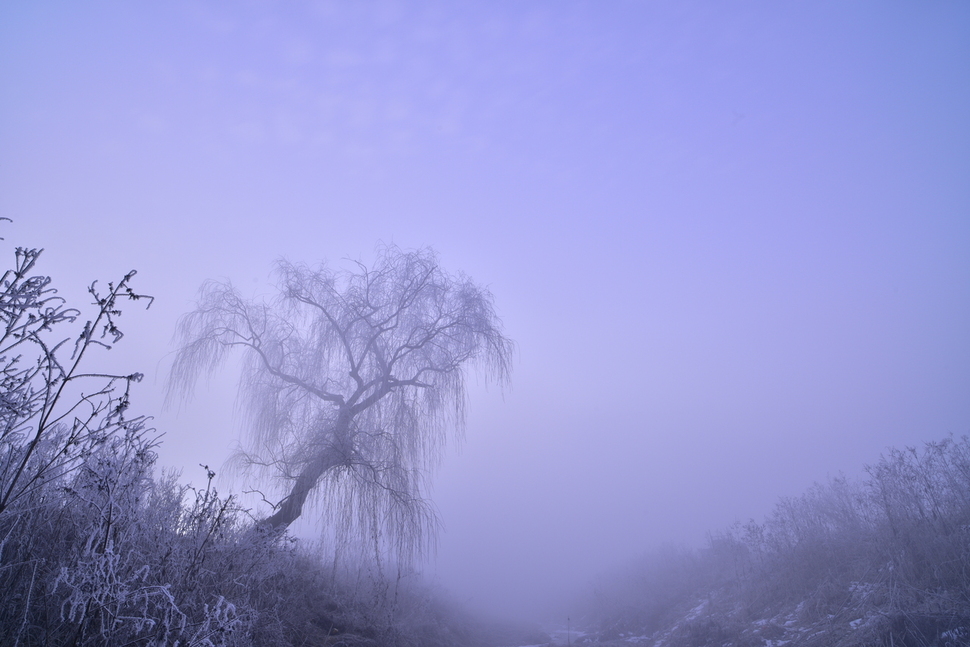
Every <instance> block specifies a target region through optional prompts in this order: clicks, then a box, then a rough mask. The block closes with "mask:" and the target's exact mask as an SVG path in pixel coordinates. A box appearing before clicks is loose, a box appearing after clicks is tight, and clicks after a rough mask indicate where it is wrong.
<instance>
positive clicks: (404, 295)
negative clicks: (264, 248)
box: [169, 246, 512, 555]
mask: <svg viewBox="0 0 970 647" xmlns="http://www.w3.org/2000/svg"><path fill="white" fill-rule="evenodd" d="M276 276H277V285H278V289H279V293H278V295H277V297H276V298H275V300H273V301H271V302H265V301H254V300H247V299H245V298H243V297H242V296H241V295H240V293H239V291H238V290H236V289H235V288H234V287H233V286H232V285H231V284H229V283H219V282H207V283H206V284H205V285H204V286H203V287H202V289H201V292H200V298H199V301H198V304H197V307H196V309H195V310H194V311H192V312H190V313H189V314H187V315H185V316H184V317H183V318H182V319H181V321H180V322H179V326H178V332H177V338H178V340H179V350H178V352H177V354H176V356H175V361H174V363H173V367H172V371H171V376H170V381H169V389H170V395H174V396H177V397H182V398H185V397H188V396H190V395H191V393H192V391H193V390H194V387H195V385H196V382H197V380H198V378H199V377H200V376H201V375H202V374H208V373H212V372H214V371H216V370H218V369H219V368H220V367H221V366H222V364H223V360H225V359H226V358H227V357H228V356H229V355H230V354H231V353H233V351H241V352H242V355H243V363H242V375H241V379H240V398H239V402H240V403H241V405H242V407H243V412H244V419H245V421H246V423H247V426H248V434H247V436H248V441H249V444H248V446H247V447H246V448H245V450H244V452H243V457H244V461H245V462H246V464H248V465H249V466H255V467H258V468H262V469H268V470H269V471H270V472H272V473H273V474H274V475H275V477H276V478H277V479H279V480H280V481H281V482H282V484H283V486H284V487H283V490H282V491H281V494H283V495H284V496H283V498H282V499H281V500H280V501H279V503H277V504H276V505H275V506H274V512H273V513H272V514H271V515H270V516H269V518H268V519H266V520H265V523H266V524H267V525H269V526H271V527H273V528H277V529H282V528H286V527H287V526H289V525H290V524H291V523H293V521H295V520H296V519H297V518H299V517H300V516H301V514H303V512H304V507H305V505H306V504H307V501H308V499H310V498H311V497H313V496H314V495H317V497H318V498H320V499H321V500H322V501H321V503H322V504H323V506H322V511H323V512H324V513H325V514H327V515H329V516H330V518H331V520H336V521H338V522H342V523H343V524H344V525H345V526H348V527H352V528H353V529H354V532H355V534H357V535H359V534H366V535H367V536H372V535H373V536H376V535H377V534H380V533H384V532H387V533H388V534H389V536H390V537H391V538H392V539H393V540H394V541H395V544H396V545H395V548H396V549H397V551H398V553H399V554H404V555H413V554H414V553H416V552H418V551H419V550H420V549H421V547H422V546H423V545H424V544H425V540H426V539H428V538H429V536H430V535H429V531H430V530H431V527H432V526H433V524H434V515H433V513H432V512H431V511H430V506H429V505H428V504H427V500H426V498H425V496H424V490H425V487H424V486H425V483H424V481H425V478H426V476H427V474H428V473H429V471H430V470H431V469H432V468H433V467H434V466H435V464H436V463H437V461H438V459H439V458H440V454H441V450H442V448H443V447H444V443H445V441H446V439H447V437H448V436H449V433H450V432H451V431H455V432H460V430H461V427H462V424H463V422H464V411H465V399H466V397H465V378H466V373H467V372H468V370H469V369H470V368H472V367H477V368H479V369H482V370H483V371H484V373H485V376H486V379H497V380H498V381H500V382H504V381H506V380H507V378H508V374H509V369H510V358H511V354H512V342H511V341H510V340H509V339H507V338H506V337H505V335H504V334H503V331H502V326H501V323H500V321H499V320H498V318H497V316H496V314H495V310H494V307H493V300H492V295H491V294H490V293H489V292H488V290H486V289H484V288H482V287H480V286H478V285H476V284H475V283H474V282H472V281H471V280H470V279H468V278H467V277H465V276H463V275H457V276H456V275H451V274H448V273H446V272H445V271H444V270H442V269H441V267H440V266H439V264H438V259H437V256H436V255H435V253H434V252H433V251H431V250H427V249H425V250H419V251H402V250H401V249H399V248H397V247H393V246H392V247H386V248H383V249H381V250H379V252H378V257H377V259H376V262H375V263H374V264H373V265H372V266H371V267H369V268H368V267H366V266H365V265H363V264H361V263H356V264H354V265H353V266H352V269H351V270H343V271H341V270H338V269H334V268H332V267H328V266H327V265H320V266H319V267H316V268H311V267H308V266H306V265H303V264H292V263H289V262H286V261H281V262H280V263H279V264H278V266H277V268H276Z"/></svg>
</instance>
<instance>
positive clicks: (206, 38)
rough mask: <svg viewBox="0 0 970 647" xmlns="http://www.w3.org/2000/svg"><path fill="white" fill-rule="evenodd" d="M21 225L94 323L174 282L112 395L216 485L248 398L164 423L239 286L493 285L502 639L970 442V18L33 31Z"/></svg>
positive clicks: (446, 479) (0, 146)
mask: <svg viewBox="0 0 970 647" xmlns="http://www.w3.org/2000/svg"><path fill="white" fill-rule="evenodd" d="M0 216H4V217H8V218H12V219H13V220H14V222H13V223H12V224H4V225H2V230H0V235H2V236H3V237H4V238H5V239H6V240H5V242H3V243H0V245H2V249H3V253H4V254H5V255H6V257H7V258H10V257H11V254H12V247H13V246H14V245H25V246H40V247H45V248H46V250H47V251H46V252H45V255H44V257H43V259H42V267H41V269H42V270H43V271H45V272H47V273H49V274H51V275H52V276H53V277H54V278H55V281H56V283H57V285H59V286H60V288H61V291H62V294H64V295H65V296H67V297H68V298H70V299H72V301H74V302H79V301H82V300H83V299H84V288H85V286H86V285H87V284H88V283H90V281H92V280H93V279H102V280H104V281H107V280H112V279H116V278H119V277H120V276H121V275H122V274H124V273H125V272H127V271H128V270H130V269H132V268H136V269H138V271H139V275H138V277H137V279H136V284H135V285H136V287H138V288H139V289H140V290H142V291H143V292H146V293H150V294H152V295H154V296H155V297H156V302H155V305H154V306H152V308H151V310H149V311H148V312H142V311H138V310H136V309H134V308H130V309H129V310H128V311H126V313H125V317H124V319H123V321H124V322H125V323H126V325H125V326H123V328H124V329H125V330H126V332H127V336H126V338H125V339H124V341H123V342H122V344H121V346H119V347H118V348H117V349H116V350H115V351H112V354H111V355H110V356H107V357H104V358H103V359H102V361H103V362H104V364H105V366H106V367H110V366H116V367H118V370H124V371H126V372H130V371H133V370H140V371H143V372H145V373H146V374H147V378H146V380H145V382H144V383H143V384H142V385H140V387H139V388H138V390H137V392H136V394H135V401H136V406H137V407H138V408H140V409H141V410H142V411H144V412H146V413H151V414H154V415H155V416H156V425H157V427H158V428H159V430H160V431H164V432H165V434H166V436H165V440H164V444H163V446H162V448H161V451H160V454H161V463H162V465H164V466H172V467H177V468H183V469H184V473H183V474H184V476H183V478H185V479H186V480H194V481H196V482H198V481H201V480H202V478H203V474H202V470H201V468H199V467H198V464H199V463H206V464H209V465H212V466H216V467H217V469H219V468H218V466H221V465H222V463H223V462H224V461H225V460H226V459H227V458H228V456H229V454H230V450H231V448H232V446H233V443H234V439H235V438H236V432H237V428H238V426H239V421H238V419H234V418H233V414H232V406H233V395H232V391H231V387H230V386H227V385H231V376H229V375H227V376H226V379H225V380H223V381H218V380H217V381H214V382H213V383H211V384H210V386H209V387H208V390H203V392H202V393H200V396H199V398H197V399H196V400H195V401H194V403H193V404H191V405H189V406H187V407H185V408H183V409H182V410H181V411H179V410H173V409H169V410H164V409H163V407H162V390H163V387H164V381H165V377H166V369H167V362H168V361H169V360H170V353H171V351H172V349H173V347H172V341H171V339H172V334H173V331H174V326H175V322H176V320H177V318H178V316H179V315H180V314H182V313H183V312H185V311H187V310H188V309H190V308H191V307H192V303H193V299H194V296H195V293H196V291H197V289H198V288H199V286H200V284H201V283H202V282H203V281H204V280H205V279H208V278H229V279H231V280H232V281H233V282H234V283H235V284H236V285H238V286H240V288H241V289H242V290H243V291H244V292H245V293H247V294H253V295H256V294H262V293H266V292H267V289H268V288H267V286H268V285H269V279H270V268H271V266H272V263H273V261H274V260H275V259H277V258H280V257H286V258H289V259H291V260H294V261H307V262H311V263H312V262H317V261H320V260H324V259H328V260H330V261H334V262H339V261H340V259H343V258H354V259H361V260H364V261H366V260H367V259H369V258H371V257H372V256H373V252H374V248H375V245H376V244H377V243H378V241H383V242H385V243H391V242H393V243H396V244H398V245H400V246H402V247H419V246H425V245H430V246H432V247H434V248H435V249H436V250H438V252H439V253H440V256H441V262H442V264H443V265H444V266H445V267H446V268H447V269H449V270H451V271H458V270H461V271H464V272H466V273H467V274H469V275H470V276H472V277H474V278H475V279H476V280H477V281H479V282H481V283H483V284H486V285H488V286H489V287H490V288H491V290H492V291H493V293H494V294H495V297H496V304H497V308H498V311H499V313H500V315H501V316H502V318H503V320H504V322H505V326H506V330H507V333H508V334H509V336H511V337H512V338H513V339H514V340H515V341H516V342H517V344H518V355H517V359H516V366H515V372H514V375H513V386H512V388H511V389H510V390H507V391H506V392H505V393H502V392H501V391H500V390H498V389H496V388H494V387H492V388H489V389H487V390H486V389H485V388H484V387H483V386H482V385H481V384H480V383H478V382H476V381H475V380H472V382H471V385H472V394H471V402H470V407H469V419H468V427H467V432H466V438H465V442H464V443H463V444H461V446H460V450H459V449H458V446H457V445H452V447H450V448H449V450H448V452H447V454H446V456H445V459H444V461H443V464H442V469H441V471H440V473H439V476H438V478H437V479H436V486H435V491H434V500H435V502H436V504H437V506H438V508H439V511H440V514H441V517H442V520H443V522H444V527H445V532H444V533H443V534H442V535H441V537H440V548H439V551H438V557H437V560H436V561H435V562H432V563H430V564H428V565H427V566H426V567H425V568H426V572H428V573H429V574H430V575H431V576H432V577H435V578H437V581H438V582H440V583H441V584H442V585H443V586H445V587H447V588H448V589H450V590H451V591H453V592H455V593H456V594H457V595H458V596H459V597H460V599H462V600H463V601H469V603H470V604H473V605H479V606H481V607H483V608H488V609H491V610H494V611H502V612H507V611H522V610H524V609H532V608H534V607H535V606H536V605H541V604H542V603H543V602H544V601H547V600H550V599H552V598H553V597H555V595H557V594H558V593H560V592H561V591H563V590H565V588H567V587H568V586H571V585H572V584H575V583H581V582H582V581H584V579H585V578H587V577H589V576H590V575H592V574H593V573H595V572H597V571H598V570H600V569H603V568H606V567H610V566H612V565H614V564H616V563H620V562H622V560H624V559H626V558H628V557H631V556H633V555H636V554H637V553H639V552H641V551H645V550H648V549H650V548H651V547H654V546H656V545H658V544H659V543H661V542H667V541H671V542H686V543H688V544H700V543H701V542H703V540H704V534H705V532H706V531H708V530H717V529H720V528H723V527H725V526H727V525H729V524H731V523H733V522H734V521H735V520H747V519H748V518H750V517H755V518H759V517H761V516H763V515H764V514H765V513H767V512H768V511H769V510H770V508H771V506H772V505H773V503H774V502H775V501H776V499H777V498H778V497H779V496H782V495H795V494H798V493H800V492H801V491H802V490H804V489H805V488H806V487H808V486H809V485H811V483H812V482H813V481H815V480H823V479H825V478H827V476H829V475H835V474H837V473H838V472H839V471H845V472H847V473H849V474H855V473H858V472H859V470H860V468H861V466H862V465H863V464H864V463H866V462H871V461H873V460H875V458H876V457H877V456H878V454H879V453H880V452H881V451H882V450H883V449H885V448H886V447H887V446H890V445H894V446H902V445H917V444H920V443H922V442H923V441H927V440H934V439H940V438H943V437H945V436H946V435H947V434H950V433H953V434H956V435H962V434H965V433H970V4H967V3H964V2H909V3H903V2H882V1H881V2H853V3H846V2H795V1H792V2H785V3H777V2H731V3H728V2H686V1H682V2H649V1H647V0H643V1H641V2H591V3H580V2H571V1H560V2H475V3H472V2H467V3H453V2H410V3H407V2H405V3H394V2H382V3H376V2H375V3H371V2H363V3H350V2H336V3H327V2H320V3H296V2H293V3H282V2H180V1H173V2H155V3H125V2H112V3H108V2H84V3H77V2H27V1H17V0H10V1H8V2H5V3H3V4H2V5H0ZM219 471H220V477H219V478H220V479H221V478H222V474H221V472H222V470H221V469H219ZM245 485H246V484H240V483H233V484H229V483H228V482H227V483H226V487H230V486H231V487H240V488H241V487H244V486H245Z"/></svg>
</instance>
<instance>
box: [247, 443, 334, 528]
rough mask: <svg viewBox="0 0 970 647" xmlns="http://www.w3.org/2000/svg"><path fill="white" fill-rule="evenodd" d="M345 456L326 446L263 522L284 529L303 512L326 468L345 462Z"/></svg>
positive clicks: (305, 468)
mask: <svg viewBox="0 0 970 647" xmlns="http://www.w3.org/2000/svg"><path fill="white" fill-rule="evenodd" d="M346 460H347V459H346V457H345V456H344V455H343V454H342V453H341V452H339V451H337V450H336V449H335V448H333V447H328V448H327V449H325V450H323V451H322V452H320V453H319V454H317V456H316V458H314V459H313V460H312V461H310V463H309V464H308V465H307V466H306V467H304V468H303V471H302V472H300V475H299V476H298V477H296V482H295V483H294V484H293V487H292V489H290V493H289V495H287V497H286V498H285V499H283V501H282V502H281V503H280V506H279V510H277V511H276V513H275V514H273V515H272V516H270V517H269V518H268V519H267V520H266V521H265V522H264V523H265V524H266V525H267V526H269V527H270V528H273V529H274V530H284V529H286V528H287V527H289V525H290V524H291V523H293V522H294V521H296V520H297V519H298V518H299V517H300V515H301V514H303V504H304V503H306V500H307V497H308V496H309V495H310V491H311V490H313V488H314V487H315V486H316V484H317V483H318V482H319V481H320V478H321V477H322V476H323V475H324V474H326V473H327V471H328V470H330V469H332V468H334V467H337V466H338V465H341V464H343V463H345V462H346Z"/></svg>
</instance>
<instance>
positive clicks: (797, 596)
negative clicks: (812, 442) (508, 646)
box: [582, 437, 970, 647]
mask: <svg viewBox="0 0 970 647" xmlns="http://www.w3.org/2000/svg"><path fill="white" fill-rule="evenodd" d="M585 604H586V608H587V609H589V612H588V615H587V617H586V620H587V622H588V623H589V625H590V626H591V627H592V628H593V631H591V632H590V633H589V634H587V635H586V636H584V638H583V639H582V640H584V641H586V642H612V641H622V643H623V644H639V645H656V646H658V647H660V646H661V645H662V646H665V647H702V646H707V645H710V646H721V645H731V646H738V647H742V646H743V647H749V646H750V647H756V646H761V645H768V646H778V645H789V646H790V647H815V646H817V647H823V646H824V647H850V646H863V645H867V646H869V645H872V646H875V645H886V646H891V647H901V646H910V647H917V646H919V647H924V646H931V645H933V646H936V645H938V646H941V647H943V646H956V645H970V440H968V439H967V438H966V437H964V438H961V439H954V438H948V439H945V440H942V441H940V442H933V443H928V444H927V445H925V446H924V447H923V448H921V449H916V448H907V449H901V450H900V449H893V450H890V451H888V452H887V453H886V454H884V455H883V456H882V457H881V458H880V459H879V461H878V462H876V463H875V464H874V465H870V466H868V467H867V468H866V478H865V479H862V480H860V481H850V480H849V479H847V478H844V477H839V478H834V479H831V480H830V481H828V482H827V483H825V484H816V485H815V486H814V487H813V488H811V489H810V490H809V491H808V492H806V493H805V494H803V495H802V496H799V497H795V498H785V499H782V500H780V501H779V502H778V504H777V505H776V507H775V508H774V511H773V512H772V513H771V514H770V515H769V516H768V518H766V519H765V520H764V521H763V522H762V523H756V522H754V521H751V522H749V523H747V524H737V525H735V526H734V527H733V528H731V529H729V530H727V531H725V532H720V533H716V534H712V535H711V536H710V537H709V541H708V543H707V546H706V547H705V548H704V549H702V550H689V549H677V548H666V549H663V550H660V551H657V552H655V553H653V554H651V555H649V556H647V557H644V558H643V559H642V560H640V561H639V562H638V563H636V564H633V565H631V566H630V568H628V569H626V570H625V571H624V573H623V574H622V575H619V576H614V577H611V578H606V577H604V578H603V579H602V580H601V581H600V582H599V583H598V585H597V586H596V588H595V591H594V593H593V594H592V596H591V597H590V599H589V600H587V601H586V603H585ZM617 644H619V643H617Z"/></svg>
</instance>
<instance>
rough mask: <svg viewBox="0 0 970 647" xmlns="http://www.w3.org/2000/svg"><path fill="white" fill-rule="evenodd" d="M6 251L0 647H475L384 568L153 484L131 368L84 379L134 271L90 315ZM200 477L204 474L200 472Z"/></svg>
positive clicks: (214, 501) (211, 499)
mask: <svg viewBox="0 0 970 647" xmlns="http://www.w3.org/2000/svg"><path fill="white" fill-rule="evenodd" d="M40 254H41V252H40V250H37V249H18V250H17V251H16V256H15V262H14V263H13V266H12V267H11V269H9V270H8V271H7V272H5V273H4V274H3V276H2V277H0V645H2V646H32V645H45V646H60V645H64V646H72V647H84V646H91V647H95V646H97V647H122V646H125V647H127V646H135V645H143V646H149V645H151V646H161V645H171V646H175V645H180V646H186V647H188V646H193V647H215V646H218V645H234V646H250V645H252V646H260V647H275V646H290V645H302V646H312V645H332V646H336V645H357V646H363V645H402V646H407V645H429V646H434V645H476V644H481V641H480V640H479V639H478V638H476V637H474V636H473V630H472V629H471V623H470V621H468V620H467V618H465V617H464V616H462V614H460V613H459V612H457V611H456V610H455V609H453V608H450V607H449V606H448V605H447V604H445V603H444V602H442V601H441V599H440V598H438V597H437V596H436V595H434V594H433V592H432V591H431V590H430V589H429V588H428V587H427V586H425V585H423V584H422V583H421V581H420V579H419V578H418V577H417V576H416V575H414V574H413V573H407V572H404V571H402V570H399V569H396V568H394V569H392V568H391V567H390V566H389V565H387V564H386V563H385V564H382V563H381V561H380V559H379V558H378V557H375V558H373V559H372V560H370V561H367V562H362V561H353V562H351V561H348V560H344V561H341V562H339V563H338V562H337V561H335V560H334V558H333V555H332V554H330V555H326V556H324V555H323V554H321V553H317V554H314V553H313V552H311V551H309V550H307V549H304V548H301V547H299V546H298V545H297V542H295V541H294V540H292V539H291V538H289V537H288V536H287V535H286V534H285V533H282V532H278V531H271V530H267V529H266V528H265V527H262V526H261V525H260V524H258V523H256V520H255V519H254V518H253V516H252V515H251V514H250V513H249V511H248V510H246V509H244V508H242V507H240V506H239V505H238V504H237V503H236V501H235V500H234V499H233V497H224V496H220V495H219V494H218V493H217V492H216V491H215V489H214V488H213V487H212V486H211V483H212V476H213V474H212V473H211V472H209V474H208V477H209V478H208V481H209V482H208V485H207V486H206V487H204V488H200V489H195V488H192V487H189V486H186V485H182V484H180V483H179V481H178V479H177V478H176V477H175V476H174V475H168V476H159V475H157V474H155V472H154V463H155V459H156V454H155V449H156V447H157V443H158V435H157V434H156V432H155V431H154V430H152V429H151V428H150V424H149V423H150V420H149V419H148V418H146V417H144V416H133V415H132V414H131V413H130V401H129V394H130V386H131V385H132V384H133V383H134V382H137V381H139V380H140V379H141V375H139V374H137V373H133V374H129V375H108V374H104V373H103V372H100V371H98V370H97V369H96V368H94V369H92V368H89V366H90V365H91V364H92V359H93V358H95V357H96V353H98V352H100V351H101V350H103V349H105V348H110V347H112V346H113V345H114V344H115V343H117V342H118V341H119V340H120V339H121V337H122V332H121V330H120V329H119V325H120V324H119V320H120V316H121V307H122V305H123V304H125V303H128V304H129V305H131V303H130V302H134V301H140V302H141V303H147V304H150V302H151V298H150V297H146V296H144V295H139V294H137V293H136V292H135V291H134V290H133V289H132V288H131V285H130V284H131V280H132V278H133V276H134V272H132V273H130V274H128V275H127V276H125V277H124V278H123V279H122V280H121V281H119V282H117V283H110V284H108V285H107V287H106V288H99V286H98V285H97V284H94V285H92V286H91V289H90V293H91V296H92V298H93V300H94V310H93V312H92V316H91V317H90V319H87V320H85V318H84V317H83V316H82V313H81V312H80V311H79V310H77V309H75V308H72V307H70V306H69V305H68V304H67V303H65V302H64V300H63V299H62V298H60V297H59V296H58V294H57V292H56V291H55V290H54V288H53V287H52V283H51V279H50V278H49V277H47V276H44V275H43V274H36V273H35V271H36V270H35V265H36V263H37V261H38V259H39V257H40ZM206 469H208V468H206Z"/></svg>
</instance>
